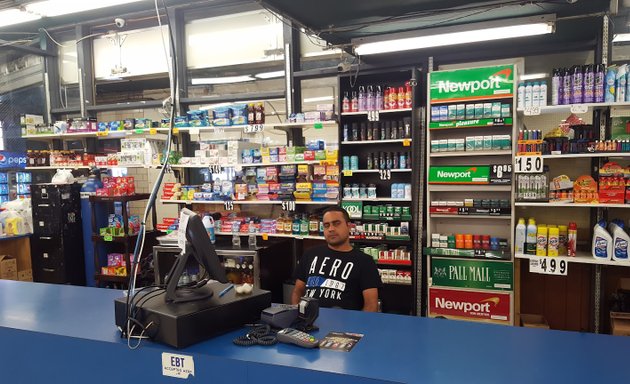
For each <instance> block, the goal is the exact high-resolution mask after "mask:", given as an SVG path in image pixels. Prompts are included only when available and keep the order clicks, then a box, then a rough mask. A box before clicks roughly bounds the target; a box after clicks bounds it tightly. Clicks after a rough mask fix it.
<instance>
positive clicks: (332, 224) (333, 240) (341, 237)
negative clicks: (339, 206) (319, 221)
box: [323, 211, 350, 246]
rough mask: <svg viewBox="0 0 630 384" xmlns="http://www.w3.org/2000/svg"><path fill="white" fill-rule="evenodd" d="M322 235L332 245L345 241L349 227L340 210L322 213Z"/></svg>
mask: <svg viewBox="0 0 630 384" xmlns="http://www.w3.org/2000/svg"><path fill="white" fill-rule="evenodd" d="M323 220H324V237H325V238H326V242H327V243H328V244H330V245H333V246H338V245H341V244H343V243H345V242H346V241H347V240H348V237H349V236H350V235H349V233H350V228H348V223H347V222H346V219H345V218H344V217H343V213H341V212H335V211H332V212H326V214H325V215H324V218H323Z"/></svg>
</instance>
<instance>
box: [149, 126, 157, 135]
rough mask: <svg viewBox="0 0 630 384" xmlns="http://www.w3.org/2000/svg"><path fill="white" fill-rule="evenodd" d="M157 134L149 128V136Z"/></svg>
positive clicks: (155, 130) (153, 129)
mask: <svg viewBox="0 0 630 384" xmlns="http://www.w3.org/2000/svg"><path fill="white" fill-rule="evenodd" d="M156 133H157V129H155V128H151V129H149V135H155V134H156Z"/></svg>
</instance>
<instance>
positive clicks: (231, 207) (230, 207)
mask: <svg viewBox="0 0 630 384" xmlns="http://www.w3.org/2000/svg"><path fill="white" fill-rule="evenodd" d="M223 206H224V207H225V210H226V211H233V210H234V202H233V201H226V202H225V203H223Z"/></svg>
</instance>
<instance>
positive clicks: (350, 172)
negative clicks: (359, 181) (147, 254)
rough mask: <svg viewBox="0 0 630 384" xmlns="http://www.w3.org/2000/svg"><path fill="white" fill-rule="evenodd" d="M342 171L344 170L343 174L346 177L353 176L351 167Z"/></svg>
mask: <svg viewBox="0 0 630 384" xmlns="http://www.w3.org/2000/svg"><path fill="white" fill-rule="evenodd" d="M342 172H343V175H344V176H346V177H349V176H352V171H351V170H349V169H344V170H343V171H342Z"/></svg>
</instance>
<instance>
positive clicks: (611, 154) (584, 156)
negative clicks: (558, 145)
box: [542, 152, 630, 159]
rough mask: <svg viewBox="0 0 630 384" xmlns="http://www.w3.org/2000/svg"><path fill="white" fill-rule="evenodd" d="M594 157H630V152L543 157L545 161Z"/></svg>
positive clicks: (567, 154) (566, 154)
mask: <svg viewBox="0 0 630 384" xmlns="http://www.w3.org/2000/svg"><path fill="white" fill-rule="evenodd" d="M593 157H630V152H623V153H617V152H608V153H606V152H601V153H565V154H561V155H542V158H543V159H579V158H593Z"/></svg>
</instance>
